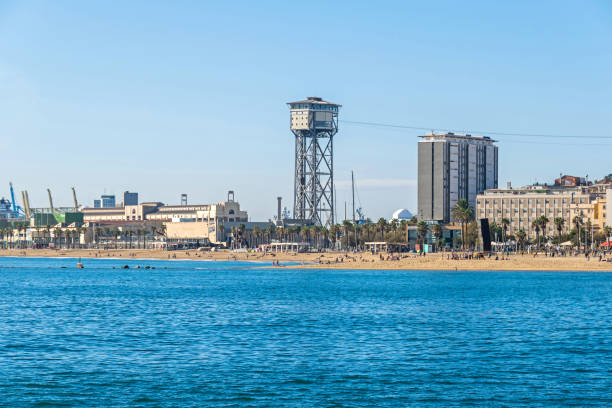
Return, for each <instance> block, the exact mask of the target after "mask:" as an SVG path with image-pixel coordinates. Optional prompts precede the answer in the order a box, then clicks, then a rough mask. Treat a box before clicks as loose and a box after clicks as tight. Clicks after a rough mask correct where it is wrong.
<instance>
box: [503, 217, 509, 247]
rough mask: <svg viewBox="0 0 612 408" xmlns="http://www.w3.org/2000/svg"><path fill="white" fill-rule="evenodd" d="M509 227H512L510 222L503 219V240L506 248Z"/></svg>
mask: <svg viewBox="0 0 612 408" xmlns="http://www.w3.org/2000/svg"><path fill="white" fill-rule="evenodd" d="M509 226H510V220H509V219H508V218H502V220H501V227H502V240H503V241H504V247H505V245H506V233H507V232H508V227H509Z"/></svg>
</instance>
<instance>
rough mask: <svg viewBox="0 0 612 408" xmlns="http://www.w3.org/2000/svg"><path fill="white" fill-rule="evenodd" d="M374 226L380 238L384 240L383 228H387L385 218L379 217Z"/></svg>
mask: <svg viewBox="0 0 612 408" xmlns="http://www.w3.org/2000/svg"><path fill="white" fill-rule="evenodd" d="M376 228H377V230H378V232H380V240H381V241H384V240H385V230H386V229H387V220H385V219H384V218H382V217H381V218H379V219H378V222H377V223H376Z"/></svg>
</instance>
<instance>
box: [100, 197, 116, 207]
mask: <svg viewBox="0 0 612 408" xmlns="http://www.w3.org/2000/svg"><path fill="white" fill-rule="evenodd" d="M100 199H101V200H102V208H114V207H115V196H114V195H103V196H100Z"/></svg>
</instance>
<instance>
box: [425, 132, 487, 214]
mask: <svg viewBox="0 0 612 408" xmlns="http://www.w3.org/2000/svg"><path fill="white" fill-rule="evenodd" d="M421 137H422V138H423V140H421V141H419V143H418V155H419V158H418V218H419V219H421V220H433V221H441V222H449V221H451V209H452V208H453V207H454V206H455V204H457V201H459V200H460V199H462V198H465V199H466V200H467V201H468V203H469V204H470V206H471V207H472V208H473V209H474V210H475V209H476V195H477V194H480V193H482V192H483V191H485V190H487V189H492V188H497V146H495V144H494V143H495V140H492V139H491V138H489V137H486V136H472V135H469V134H466V135H459V134H454V133H433V132H432V133H429V134H426V135H425V136H421Z"/></svg>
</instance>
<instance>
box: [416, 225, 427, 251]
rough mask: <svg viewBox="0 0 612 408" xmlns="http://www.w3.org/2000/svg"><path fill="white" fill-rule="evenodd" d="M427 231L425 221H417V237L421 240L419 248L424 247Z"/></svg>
mask: <svg viewBox="0 0 612 408" xmlns="http://www.w3.org/2000/svg"><path fill="white" fill-rule="evenodd" d="M427 231H429V225H427V223H426V222H425V221H419V223H418V224H417V235H418V236H419V238H420V239H421V247H422V246H423V245H425V238H426V237H427Z"/></svg>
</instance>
